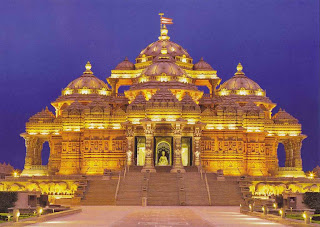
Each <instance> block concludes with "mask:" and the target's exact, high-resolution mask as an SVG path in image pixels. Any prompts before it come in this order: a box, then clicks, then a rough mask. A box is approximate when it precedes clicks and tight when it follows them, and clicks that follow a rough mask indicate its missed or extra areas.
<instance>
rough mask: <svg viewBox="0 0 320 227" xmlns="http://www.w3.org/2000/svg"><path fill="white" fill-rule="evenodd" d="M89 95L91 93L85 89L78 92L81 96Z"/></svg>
mask: <svg viewBox="0 0 320 227" xmlns="http://www.w3.org/2000/svg"><path fill="white" fill-rule="evenodd" d="M90 93H91V92H90V90H89V89H87V88H83V89H81V90H80V94H83V95H88V94H90Z"/></svg>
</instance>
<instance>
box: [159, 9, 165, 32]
mask: <svg viewBox="0 0 320 227" xmlns="http://www.w3.org/2000/svg"><path fill="white" fill-rule="evenodd" d="M159 15H160V31H161V29H162V24H161V18H162V16H163V15H164V13H159Z"/></svg>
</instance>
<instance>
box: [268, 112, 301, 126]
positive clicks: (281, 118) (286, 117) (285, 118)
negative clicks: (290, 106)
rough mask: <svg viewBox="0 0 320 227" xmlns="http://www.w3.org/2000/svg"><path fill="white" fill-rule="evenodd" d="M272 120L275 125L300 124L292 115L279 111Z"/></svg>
mask: <svg viewBox="0 0 320 227" xmlns="http://www.w3.org/2000/svg"><path fill="white" fill-rule="evenodd" d="M272 119H273V120H274V122H275V123H291V124H298V123H299V122H298V119H296V118H295V117H293V116H292V115H291V114H289V113H287V112H286V111H285V110H282V109H281V108H280V109H279V111H278V113H276V114H275V115H274V116H273V117H272Z"/></svg>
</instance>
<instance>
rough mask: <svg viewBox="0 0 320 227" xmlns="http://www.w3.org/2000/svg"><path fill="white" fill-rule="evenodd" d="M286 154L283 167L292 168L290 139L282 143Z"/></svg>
mask: <svg viewBox="0 0 320 227" xmlns="http://www.w3.org/2000/svg"><path fill="white" fill-rule="evenodd" d="M282 143H283V145H284V150H285V152H286V160H285V167H293V146H292V141H291V140H290V139H285V140H284V141H283V142H282Z"/></svg>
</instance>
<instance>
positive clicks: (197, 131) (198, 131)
mask: <svg viewBox="0 0 320 227" xmlns="http://www.w3.org/2000/svg"><path fill="white" fill-rule="evenodd" d="M200 139H201V127H197V126H196V127H195V130H194V134H193V140H194V165H195V166H198V167H199V166H200V165H201V160H200V154H201V149H200Z"/></svg>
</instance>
